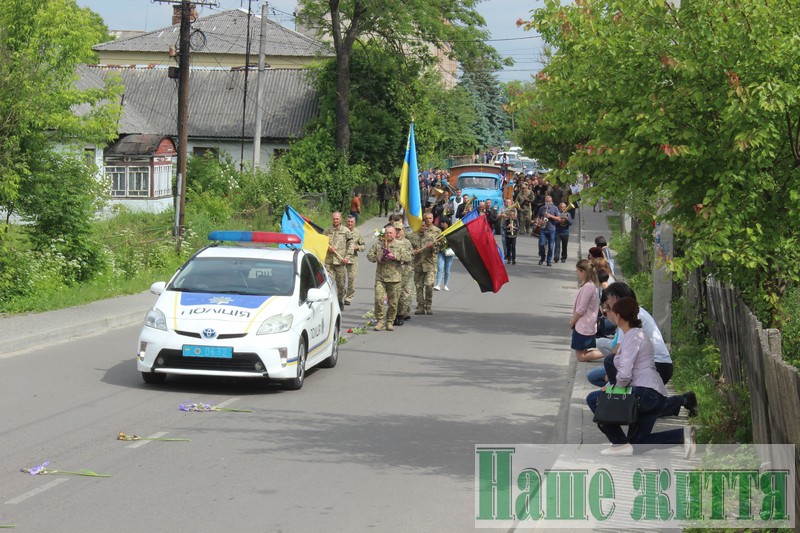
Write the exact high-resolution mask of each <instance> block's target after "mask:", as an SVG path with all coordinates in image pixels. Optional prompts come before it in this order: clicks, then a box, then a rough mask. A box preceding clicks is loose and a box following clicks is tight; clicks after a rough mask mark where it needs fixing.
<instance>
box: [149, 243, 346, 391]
mask: <svg viewBox="0 0 800 533" xmlns="http://www.w3.org/2000/svg"><path fill="white" fill-rule="evenodd" d="M208 238H209V240H214V241H239V242H242V243H244V242H267V243H279V244H285V245H289V246H290V247H291V248H293V249H285V248H267V247H254V246H253V245H247V246H245V245H222V244H219V243H217V244H213V245H211V246H208V247H206V248H203V249H202V250H200V251H199V252H197V253H196V254H195V255H194V256H193V257H192V258H191V259H189V260H188V261H187V262H186V263H185V264H184V265H183V266H182V267H181V268H180V269H179V270H178V271H177V272H176V273H175V275H174V276H172V279H171V280H170V281H169V283H164V282H163V281H161V282H157V283H154V284H153V285H152V286H151V287H150V291H151V292H153V293H154V294H158V295H160V296H159V298H158V300H157V301H156V304H155V306H154V307H153V308H152V309H151V310H150V311H149V312H148V313H147V316H146V317H145V321H144V326H143V327H142V332H141V334H140V335H139V352H138V354H137V363H136V365H137V368H138V370H139V371H140V372H141V373H142V378H143V379H144V381H145V382H146V383H163V382H164V380H165V379H166V377H167V375H168V374H182V375H194V376H197V375H202V376H234V377H247V378H269V379H271V380H273V379H274V380H280V381H281V382H282V383H283V385H284V386H285V387H286V388H288V389H294V390H296V389H299V388H300V387H302V386H303V381H304V379H305V375H306V371H307V370H308V369H309V368H311V367H313V366H315V365H320V366H323V367H327V368H332V367H334V366H336V362H337V359H338V357H339V326H340V323H341V310H340V309H339V303H338V300H337V297H336V286H335V284H334V281H333V278H332V277H331V276H330V275H329V274H328V272H327V271H326V270H325V267H324V266H323V265H322V264H321V263H320V261H319V260H318V259H317V258H316V257H315V256H314V255H313V254H311V253H308V252H306V251H304V250H301V249H299V244H300V239H299V237H297V236H296V235H288V234H281V233H269V232H241V231H215V232H212V233H211V234H210V235H209V237H208Z"/></svg>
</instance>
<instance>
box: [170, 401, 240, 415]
mask: <svg viewBox="0 0 800 533" xmlns="http://www.w3.org/2000/svg"><path fill="white" fill-rule="evenodd" d="M178 409H180V410H181V411H186V412H187V413H207V412H210V411H229V412H232V413H252V412H253V411H251V410H250V409H231V408H230V407H217V406H215V405H213V404H210V403H203V402H196V403H189V402H184V403H182V404H180V405H179V406H178Z"/></svg>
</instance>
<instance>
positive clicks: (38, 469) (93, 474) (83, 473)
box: [20, 461, 111, 477]
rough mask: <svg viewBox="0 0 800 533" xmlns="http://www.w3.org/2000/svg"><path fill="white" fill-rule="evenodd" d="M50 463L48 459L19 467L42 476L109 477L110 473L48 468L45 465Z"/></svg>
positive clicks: (85, 469)
mask: <svg viewBox="0 0 800 533" xmlns="http://www.w3.org/2000/svg"><path fill="white" fill-rule="evenodd" d="M49 465H50V461H45V462H44V463H42V464H40V465H39V466H32V467H30V468H22V469H20V471H21V472H24V473H26V474H30V475H32V476H44V475H46V474H71V475H73V476H88V477H111V474H98V473H97V472H94V471H92V470H89V469H87V468H81V469H80V470H78V471H77V472H72V471H70V470H50V469H48V468H47V467H48V466H49Z"/></svg>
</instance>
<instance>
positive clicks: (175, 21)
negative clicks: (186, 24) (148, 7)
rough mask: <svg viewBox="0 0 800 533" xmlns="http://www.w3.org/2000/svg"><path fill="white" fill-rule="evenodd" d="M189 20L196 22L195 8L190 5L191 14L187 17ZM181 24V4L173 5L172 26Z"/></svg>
mask: <svg viewBox="0 0 800 533" xmlns="http://www.w3.org/2000/svg"><path fill="white" fill-rule="evenodd" d="M189 20H191V21H192V22H194V21H195V20H197V6H195V5H194V4H192V12H191V14H190V15H189ZM180 23H181V4H173V6H172V25H173V26H177V25H179V24H180Z"/></svg>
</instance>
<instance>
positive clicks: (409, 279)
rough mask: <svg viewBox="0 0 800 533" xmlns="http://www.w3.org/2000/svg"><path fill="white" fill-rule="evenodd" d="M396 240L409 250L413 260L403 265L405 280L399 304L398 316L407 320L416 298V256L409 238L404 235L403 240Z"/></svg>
mask: <svg viewBox="0 0 800 533" xmlns="http://www.w3.org/2000/svg"><path fill="white" fill-rule="evenodd" d="M395 240H396V241H399V242H400V244H402V245H403V246H405V247H406V248H408V254H409V256H411V258H412V259H411V260H409V261H405V262H404V263H403V279H402V280H401V281H400V301H399V302H398V303H397V315H398V316H400V317H403V318H405V317H407V316H409V315H410V314H411V299H412V298H414V261H413V257H414V254H413V247H412V246H411V241H409V240H408V237H406V236H405V235H404V236H403V238H402V239H395Z"/></svg>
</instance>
